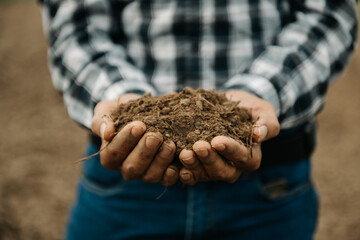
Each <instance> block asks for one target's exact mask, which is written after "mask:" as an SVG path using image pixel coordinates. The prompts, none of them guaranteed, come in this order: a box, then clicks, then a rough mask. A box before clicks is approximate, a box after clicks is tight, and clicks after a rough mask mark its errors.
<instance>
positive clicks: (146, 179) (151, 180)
mask: <svg viewBox="0 0 360 240" xmlns="http://www.w3.org/2000/svg"><path fill="white" fill-rule="evenodd" d="M142 180H143V181H144V182H147V183H157V182H159V181H160V179H159V177H157V176H156V175H154V174H145V175H144V176H143V177H142Z"/></svg>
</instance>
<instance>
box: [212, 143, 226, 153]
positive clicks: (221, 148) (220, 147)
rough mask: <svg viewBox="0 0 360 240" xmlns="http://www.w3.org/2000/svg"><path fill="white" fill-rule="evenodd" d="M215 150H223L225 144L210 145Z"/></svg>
mask: <svg viewBox="0 0 360 240" xmlns="http://www.w3.org/2000/svg"><path fill="white" fill-rule="evenodd" d="M212 147H213V148H214V149H215V150H216V151H224V150H225V148H226V147H225V145H224V144H222V143H221V144H216V145H214V146H212Z"/></svg>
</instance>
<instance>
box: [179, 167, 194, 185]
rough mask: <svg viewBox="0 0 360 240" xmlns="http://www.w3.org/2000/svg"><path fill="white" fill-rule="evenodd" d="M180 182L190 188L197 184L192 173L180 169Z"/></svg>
mask: <svg viewBox="0 0 360 240" xmlns="http://www.w3.org/2000/svg"><path fill="white" fill-rule="evenodd" d="M180 180H181V182H182V183H183V184H186V185H190V186H193V185H195V183H196V182H197V181H196V179H195V178H194V175H193V174H192V172H191V171H190V170H189V169H186V168H182V169H180Z"/></svg>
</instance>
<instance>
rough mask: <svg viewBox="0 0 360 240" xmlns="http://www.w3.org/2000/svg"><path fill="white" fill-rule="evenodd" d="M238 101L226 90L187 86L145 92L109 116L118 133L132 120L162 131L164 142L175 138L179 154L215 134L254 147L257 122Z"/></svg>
mask: <svg viewBox="0 0 360 240" xmlns="http://www.w3.org/2000/svg"><path fill="white" fill-rule="evenodd" d="M238 104H239V102H233V101H230V100H228V99H227V98H226V96H225V94H224V93H222V94H219V93H217V92H216V91H214V90H210V91H206V90H204V89H201V88H200V89H198V90H196V91H195V90H194V89H192V88H189V87H186V88H184V89H183V90H182V91H181V92H179V93H170V94H167V95H161V96H157V97H152V96H151V95H150V94H145V95H144V96H143V97H141V98H139V99H136V100H131V101H129V102H127V103H125V104H120V105H119V106H118V108H117V109H115V110H114V111H113V112H112V114H111V115H110V117H111V119H112V120H113V121H114V124H115V128H116V132H118V131H120V130H121V128H122V127H123V126H125V125H126V124H127V123H129V122H131V121H135V120H139V121H142V122H143V123H145V125H146V127H147V130H146V131H147V132H160V133H161V134H162V135H163V138H164V141H166V140H168V139H169V140H172V141H173V142H174V143H175V145H176V155H177V156H178V155H179V153H180V152H181V150H183V149H184V148H186V149H192V145H193V144H194V143H195V142H196V141H198V140H204V141H208V142H210V141H211V140H212V139H213V138H214V137H216V136H228V137H231V138H233V139H235V140H237V141H239V142H241V143H243V144H244V145H245V146H247V147H249V148H251V146H252V127H253V125H254V122H253V121H252V119H251V116H250V114H249V112H248V111H247V109H245V108H239V107H238Z"/></svg>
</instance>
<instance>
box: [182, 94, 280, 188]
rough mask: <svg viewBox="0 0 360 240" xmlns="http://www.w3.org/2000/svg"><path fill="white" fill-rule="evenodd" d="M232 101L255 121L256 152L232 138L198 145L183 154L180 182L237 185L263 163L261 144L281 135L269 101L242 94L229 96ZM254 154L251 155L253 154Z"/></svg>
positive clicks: (213, 140)
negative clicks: (238, 181) (224, 182)
mask: <svg viewBox="0 0 360 240" xmlns="http://www.w3.org/2000/svg"><path fill="white" fill-rule="evenodd" d="M225 94H226V96H227V98H228V99H230V100H232V101H240V103H239V107H245V108H247V109H248V110H249V113H250V115H251V117H252V119H253V120H254V121H256V123H255V125H254V128H253V139H254V145H253V147H252V149H251V150H250V149H249V148H247V147H245V146H244V145H243V144H241V143H239V142H237V141H235V140H234V139H232V138H229V137H225V136H217V137H215V138H213V139H212V141H211V142H210V143H208V142H205V141H198V142H196V143H195V144H194V145H193V148H192V149H191V150H182V151H181V153H180V156H179V158H180V161H181V162H182V164H183V165H184V167H183V168H182V169H181V170H180V180H181V181H182V182H183V183H184V184H187V185H194V184H196V183H197V182H202V181H226V182H230V183H233V182H235V181H236V180H237V179H238V178H239V177H240V175H241V173H242V172H243V171H255V170H257V169H258V168H259V167H260V163H261V142H263V141H266V140H268V139H270V138H273V137H275V136H277V135H278V134H279V131H280V125H279V122H278V119H277V116H276V112H275V109H274V107H273V106H272V105H271V104H270V103H269V102H267V101H264V100H263V99H260V98H258V97H257V96H255V95H253V94H250V93H247V92H245V91H242V90H233V91H228V92H226V93H225ZM250 151H251V152H250Z"/></svg>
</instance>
